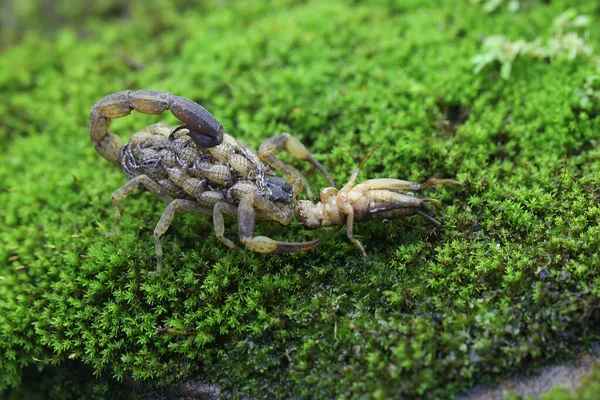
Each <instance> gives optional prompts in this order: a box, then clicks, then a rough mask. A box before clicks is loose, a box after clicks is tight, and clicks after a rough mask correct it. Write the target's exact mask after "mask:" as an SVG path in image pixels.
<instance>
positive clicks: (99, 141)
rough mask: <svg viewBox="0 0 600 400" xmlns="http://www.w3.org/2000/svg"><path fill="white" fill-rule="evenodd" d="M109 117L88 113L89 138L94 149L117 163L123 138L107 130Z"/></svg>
mask: <svg viewBox="0 0 600 400" xmlns="http://www.w3.org/2000/svg"><path fill="white" fill-rule="evenodd" d="M110 122H111V119H109V118H104V117H101V116H99V115H96V114H94V112H93V109H92V114H91V115H90V122H89V133H90V139H91V141H92V143H93V145H94V147H95V148H96V151H98V153H100V154H101V155H102V157H104V158H106V159H107V160H108V161H110V162H111V163H113V164H117V165H119V154H120V152H121V147H122V146H123V139H121V138H120V137H119V136H117V135H115V134H114V133H112V132H109V131H108V127H109V126H110Z"/></svg>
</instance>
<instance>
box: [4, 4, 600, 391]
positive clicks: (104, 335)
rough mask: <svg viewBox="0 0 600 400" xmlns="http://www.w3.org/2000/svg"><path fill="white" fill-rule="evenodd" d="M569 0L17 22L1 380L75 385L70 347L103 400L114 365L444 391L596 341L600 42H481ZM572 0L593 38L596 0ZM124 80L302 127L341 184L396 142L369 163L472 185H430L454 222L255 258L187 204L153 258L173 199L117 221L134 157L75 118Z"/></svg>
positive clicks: (153, 376)
mask: <svg viewBox="0 0 600 400" xmlns="http://www.w3.org/2000/svg"><path fill="white" fill-rule="evenodd" d="M108 3H110V2H107V4H108ZM569 3H570V2H567V1H553V2H550V3H549V4H545V2H530V3H528V6H527V7H526V8H525V7H523V8H522V9H520V11H519V12H517V13H513V12H511V11H509V10H508V9H505V8H500V9H498V10H496V12H495V13H493V14H486V13H485V12H484V11H483V10H482V9H481V7H480V6H478V5H473V4H468V2H459V1H457V2H451V1H444V2H442V1H439V2H431V1H416V0H415V1H404V2H391V1H377V2H369V3H368V4H367V3H362V2H353V3H348V2H342V1H339V2H338V1H330V2H317V1H309V2H294V1H277V2H273V3H269V4H266V3H262V2H259V1H254V2H239V3H234V4H233V5H231V6H230V7H224V6H221V5H220V2H215V4H212V3H211V4H208V5H204V6H203V7H202V8H196V7H193V6H186V7H182V6H181V5H179V4H177V3H171V4H163V3H161V2H158V1H157V2H150V3H147V5H146V6H142V5H135V6H131V8H128V9H127V10H126V11H123V13H120V12H119V13H117V12H115V13H116V16H115V15H114V14H113V12H109V13H108V14H106V13H104V12H101V11H98V12H99V16H98V17H97V16H95V15H94V14H91V15H89V16H86V15H83V16H82V18H81V19H80V20H81V22H80V23H79V24H78V25H77V26H75V25H72V26H71V25H66V26H58V27H56V26H55V27H45V26H36V27H35V29H34V28H33V27H31V29H28V27H27V26H25V27H23V26H17V27H16V28H15V29H16V30H15V31H12V32H21V31H27V32H28V33H27V35H25V37H24V39H23V41H22V42H21V43H19V44H15V45H13V46H10V47H7V48H6V49H5V51H4V52H3V53H2V54H0V91H1V92H2V93H3V94H4V96H3V101H2V102H1V103H0V116H1V118H0V148H1V149H2V151H1V152H0V218H1V220H0V243H1V245H0V353H1V354H3V355H4V357H0V372H2V373H0V390H2V389H6V388H9V387H13V388H14V387H17V388H19V387H25V386H26V385H24V383H25V382H24V381H23V379H25V381H27V380H29V379H32V378H30V377H31V374H32V373H33V372H32V371H37V370H39V371H41V374H42V375H50V378H49V379H55V378H54V376H60V377H61V378H56V379H57V381H58V382H60V383H59V384H57V387H62V385H63V384H64V376H65V375H63V374H58V373H57V374H51V371H54V369H53V367H49V365H50V364H54V365H58V366H62V367H63V368H68V366H69V365H71V364H69V363H71V362H72V361H69V359H70V358H71V359H72V358H75V360H78V361H79V362H81V363H83V364H84V365H86V366H88V367H90V368H91V369H92V370H93V371H94V373H95V374H96V375H97V376H100V377H101V378H100V379H101V380H99V381H98V385H97V386H96V387H95V388H87V386H85V385H83V386H81V387H80V390H81V391H82V393H83V392H88V393H92V394H93V395H94V396H97V397H98V396H101V395H102V394H103V393H105V392H106V391H107V390H108V389H107V386H106V385H115V383H114V382H113V381H112V380H111V379H112V378H115V379H117V380H119V381H121V380H129V379H133V380H142V381H145V382H148V383H150V384H152V385H163V384H166V383H171V382H178V381H181V380H184V379H187V378H190V377H195V379H199V380H203V381H206V382H215V383H219V384H220V385H221V387H222V390H223V391H224V392H225V393H229V394H230V395H233V396H236V397H237V396H239V397H241V396H253V397H263V396H264V397H289V396H292V395H293V396H295V397H301V396H303V395H305V396H307V397H308V396H309V395H312V397H319V398H327V397H360V396H361V395H364V394H367V393H370V394H373V396H374V397H376V398H386V397H391V396H396V397H398V396H406V397H409V396H424V397H436V396H439V397H451V396H452V395H453V394H454V393H457V392H460V391H463V390H466V389H468V388H469V387H471V386H472V385H473V384H475V383H479V382H493V381H497V380H498V379H501V378H502V377H504V376H506V375H508V374H510V373H513V372H516V371H523V370H524V368H527V367H528V366H531V367H535V366H537V365H541V364H542V363H544V362H546V361H548V360H552V359H556V358H557V357H565V356H569V355H570V354H571V353H573V352H575V351H576V350H574V349H578V348H580V347H582V346H583V347H585V345H586V344H587V343H588V342H589V341H591V340H597V338H598V326H599V325H598V324H599V322H600V321H599V320H598V314H597V312H596V310H597V309H598V307H599V306H600V296H599V291H598V288H599V287H600V274H599V269H598V268H599V267H598V266H599V265H600V259H599V258H600V256H599V253H598V248H600V234H599V233H600V232H599V231H600V207H599V206H598V202H599V198H600V184H599V183H600V162H599V159H600V149H599V148H598V146H597V140H598V132H599V131H600V130H599V128H600V113H599V111H600V108H599V107H600V106H599V104H598V101H597V97H598V96H597V94H596V91H595V89H594V79H595V78H593V77H595V76H597V75H598V69H597V65H596V61H595V59H594V58H593V57H587V58H579V59H577V62H572V61H570V60H568V59H565V60H555V61H553V62H552V63H548V62H545V61H544V60H539V59H535V58H522V59H519V60H517V62H515V63H514V64H513V65H512V70H511V76H510V79H509V80H501V79H499V73H500V70H499V68H486V69H484V70H483V71H482V72H481V73H479V74H476V73H475V72H474V71H473V64H472V62H471V59H472V57H473V56H475V55H476V54H478V53H480V52H481V43H480V42H479V38H480V37H481V36H482V35H484V36H490V35H495V34H502V35H505V36H506V37H509V38H511V39H516V38H524V39H525V40H527V41H533V40H535V39H536V38H538V37H541V38H546V37H548V32H551V31H552V27H551V21H552V20H553V19H555V18H556V17H558V16H559V15H561V14H562V13H563V12H564V11H565V10H566V9H567V8H568V7H569V6H570V4H569ZM29 4H35V3H34V2H30V3H29ZM140 4H141V3H140ZM578 7H579V8H578V9H577V10H576V11H577V13H578V14H582V15H587V16H589V17H590V18H591V19H592V23H590V25H589V26H588V28H587V32H588V33H587V35H589V36H586V37H588V38H589V39H588V44H589V43H597V41H598V37H599V34H600V32H599V31H598V26H599V25H598V23H597V18H598V5H597V2H596V1H592V0H590V1H583V2H580V4H579V6H578ZM32 10H34V9H32ZM32 12H33V11H32ZM73 13H74V14H77V11H76V10H73ZM82 13H83V11H82ZM84 14H85V13H84ZM19 15H24V16H25V17H26V16H27V15H30V14H27V13H24V14H19ZM31 15H36V14H35V12H34V13H33V14H31ZM125 16H128V17H127V18H125ZM25 17H24V18H25ZM31 18H33V17H31ZM65 18H66V21H71V19H69V18H70V17H68V16H67V17H65ZM100 18H104V19H100ZM28 21H29V20H28ZM19 29H20V30H19ZM47 32H52V34H51V35H49V36H48V35H47ZM46 54H51V55H52V56H51V57H46V56H41V55H46ZM126 88H130V89H141V88H153V89H159V90H167V91H171V92H174V93H176V94H178V95H182V96H185V97H188V98H191V99H194V100H197V101H200V102H202V104H203V105H204V106H205V107H206V108H207V109H209V110H211V112H212V113H213V114H214V115H215V116H216V117H217V118H218V119H219V120H220V121H221V122H222V123H223V125H224V126H225V127H226V130H227V131H228V132H230V133H232V134H233V135H235V136H236V137H238V138H242V139H243V140H244V141H246V142H247V143H250V144H252V145H255V146H258V145H259V144H260V143H261V141H262V140H264V139H266V138H267V137H269V136H271V135H273V134H275V133H279V132H281V131H289V132H293V133H295V134H297V135H298V136H299V137H300V138H301V139H302V140H303V141H304V142H305V143H306V144H307V145H308V147H309V149H310V150H311V151H312V152H313V153H314V154H315V155H316V157H317V158H318V159H319V160H320V161H321V162H322V163H323V164H324V165H325V166H326V168H328V169H329V170H330V172H331V173H332V175H333V176H334V177H335V179H336V181H337V182H345V180H347V179H348V177H349V176H350V174H351V173H352V171H353V170H354V168H356V166H357V164H358V162H360V160H361V159H362V157H363V156H364V154H365V153H366V152H367V151H368V149H370V148H371V147H372V146H373V145H375V144H376V143H378V142H380V141H383V142H384V145H383V146H382V147H381V148H380V149H379V150H377V152H376V153H375V154H374V156H373V157H372V158H371V160H370V161H369V163H368V164H367V166H366V167H365V169H364V171H363V173H362V174H361V179H364V178H365V177H371V178H375V177H391V178H400V179H409V180H418V181H424V180H426V179H427V178H429V177H432V176H436V177H440V178H441V177H455V178H457V179H458V180H460V181H462V182H464V186H463V187H460V188H456V187H445V188H440V189H437V190H432V191H431V192H430V193H429V194H428V195H430V196H431V197H434V198H437V199H439V200H440V203H441V204H440V207H439V218H440V220H442V221H443V222H444V228H435V227H432V226H431V225H429V224H427V223H426V221H422V220H420V219H419V218H411V219H407V221H406V223H401V222H394V223H381V222H370V223H366V224H362V225H357V226H356V227H355V232H356V234H357V235H358V236H359V237H360V239H361V240H362V241H363V243H364V244H365V246H366V248H367V252H368V253H369V255H370V256H369V258H367V259H363V258H362V257H361V254H360V251H359V250H358V249H357V248H356V247H355V246H353V245H352V244H350V243H348V242H347V240H346V238H345V235H343V234H341V233H339V234H336V235H335V236H334V237H332V238H331V239H329V240H327V241H326V243H325V244H324V245H323V246H321V247H320V248H318V249H316V250H313V251H312V252H310V253H306V254H295V255H290V256H261V255H257V254H248V255H247V259H246V261H244V257H243V256H242V255H241V254H238V253H236V252H233V251H230V250H229V249H227V248H225V247H224V246H223V245H221V244H220V243H219V241H218V240H217V239H216V238H215V236H214V235H213V234H212V233H209V232H211V231H212V227H211V221H210V220H209V219H207V218H203V217H198V216H192V215H187V216H178V217H177V219H176V222H175V223H174V226H173V227H172V228H171V229H170V230H169V232H168V233H167V235H166V236H165V239H164V242H163V248H164V251H165V264H166V266H167V268H166V271H165V273H164V274H162V275H161V276H153V277H147V276H146V273H147V272H148V271H149V270H152V269H153V268H154V267H155V259H154V249H153V240H152V230H153V228H154V225H155V224H156V222H157V221H158V219H159V217H160V214H161V212H162V209H163V205H161V204H160V203H159V202H158V201H157V199H155V198H153V197H152V196H150V195H148V194H141V195H138V196H133V197H132V198H130V199H127V200H126V201H125V202H124V204H123V206H124V208H123V212H124V216H123V219H122V223H121V232H122V234H121V235H120V236H119V237H117V238H113V237H108V236H106V232H110V231H112V230H113V229H114V221H113V216H112V207H111V204H110V194H111V193H112V192H113V191H114V190H115V189H116V188H118V187H119V186H121V185H122V184H123V182H124V178H123V176H122V175H121V174H120V173H119V172H118V171H117V169H116V168H114V166H111V165H109V164H108V163H106V162H105V161H104V160H103V159H102V158H101V157H99V155H98V154H97V153H96V152H95V150H94V149H93V147H92V146H91V144H90V143H89V138H88V137H87V133H86V124H87V118H88V112H89V109H90V108H91V106H92V105H93V104H94V103H95V102H96V101H97V100H99V99H100V98H102V97H103V96H104V95H106V94H108V93H111V92H115V91H119V90H123V89H126ZM582 96H585V97H586V98H587V101H585V102H584V103H582ZM159 120H163V121H166V122H169V123H174V122H175V121H174V118H173V117H172V116H171V115H167V114H165V115H162V116H146V115H140V114H138V113H136V114H134V115H131V116H129V117H127V118H122V119H119V120H116V121H115V122H114V124H113V128H114V131H116V132H118V133H119V134H121V135H122V136H123V137H125V136H127V135H130V134H131V133H133V132H135V130H136V129H140V128H142V127H145V126H146V125H148V124H150V123H153V122H156V121H159ZM308 177H309V180H311V182H313V187H314V188H315V189H318V188H321V187H324V186H325V184H326V182H325V181H324V179H322V178H321V177H319V175H318V174H316V173H312V172H310V173H308ZM235 228H236V225H235V221H231V224H230V225H229V229H228V231H227V234H228V235H229V236H230V237H235V235H236V230H235ZM258 230H259V231H260V232H261V233H262V234H266V235H271V236H274V237H277V238H278V239H281V240H287V241H298V240H305V239H307V238H311V237H313V235H314V233H311V232H305V231H303V230H301V229H300V228H299V227H294V226H292V227H280V226H278V225H275V224H270V223H262V224H259V226H258ZM168 328H171V329H170V330H169V329H168ZM40 360H42V361H40ZM33 379H36V378H33ZM107 382H109V383H107ZM110 382H112V383H110ZM20 385H21V386H20ZM50 386H51V385H50ZM12 390H13V392H12V393H13V394H14V393H18V392H15V390H20V389H12ZM15 396H18V394H15ZM90 396H91V395H90Z"/></svg>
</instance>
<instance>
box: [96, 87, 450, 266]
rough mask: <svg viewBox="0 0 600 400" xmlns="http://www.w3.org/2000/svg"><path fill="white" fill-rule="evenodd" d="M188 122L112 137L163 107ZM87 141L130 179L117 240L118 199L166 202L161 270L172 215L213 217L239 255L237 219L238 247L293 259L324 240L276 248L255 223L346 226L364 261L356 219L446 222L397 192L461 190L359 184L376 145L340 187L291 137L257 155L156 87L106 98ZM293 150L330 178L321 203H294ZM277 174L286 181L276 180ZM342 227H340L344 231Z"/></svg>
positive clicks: (300, 180)
mask: <svg viewBox="0 0 600 400" xmlns="http://www.w3.org/2000/svg"><path fill="white" fill-rule="evenodd" d="M167 109H168V110H170V111H171V113H172V114H173V115H174V116H175V117H176V118H177V119H179V120H180V121H181V122H183V125H181V126H178V127H175V128H170V127H169V126H167V125H166V124H163V123H158V124H154V125H150V126H149V127H147V128H146V129H145V130H143V131H141V132H138V133H135V134H134V135H133V136H132V137H131V140H130V141H129V142H128V143H125V144H123V141H122V140H121V138H120V137H119V136H117V135H115V134H114V133H111V132H109V131H108V128H109V126H110V123H111V122H112V120H113V119H115V118H120V117H124V116H126V115H128V114H130V113H131V111H132V110H135V111H138V112H141V113H143V114H161V113H162V112H163V111H165V110H167ZM89 134H90V139H91V141H92V143H93V144H94V147H95V148H96V150H97V151H98V152H99V153H100V154H101V155H102V156H103V157H104V158H106V159H107V160H108V161H110V162H112V163H114V164H116V165H118V166H119V167H120V169H121V170H122V171H123V173H124V174H125V175H126V177H127V178H128V182H127V183H126V184H125V185H123V186H122V187H121V188H119V189H117V190H116V191H115V192H114V193H113V194H112V196H111V200H112V204H113V208H114V214H115V222H116V234H119V221H120V218H121V212H120V209H119V202H120V201H121V200H123V199H125V198H126V197H127V196H129V195H130V194H131V193H133V192H134V191H135V190H136V189H138V188H140V187H143V188H145V189H146V190H147V191H149V192H151V193H153V194H154V195H156V196H157V197H158V198H159V199H160V200H161V201H163V202H164V203H165V204H167V208H166V209H165V211H164V212H163V214H162V216H161V218H160V220H159V221H158V223H157V225H156V227H155V229H154V245H155V251H156V260H157V268H156V271H155V272H159V271H160V270H161V265H162V254H163V252H162V246H161V238H162V236H163V235H164V234H165V232H166V231H167V229H168V228H169V226H170V225H171V223H172V221H173V218H174V216H175V213H176V212H191V213H198V214H204V215H209V216H210V215H212V217H213V224H214V229H215V233H216V236H217V238H218V239H219V240H220V241H221V242H223V243H224V244H225V245H227V246H228V247H230V248H233V249H239V247H238V246H237V245H236V244H235V243H234V242H233V241H231V240H230V239H228V238H226V237H225V236H224V234H225V222H224V215H231V216H237V219H238V232H239V238H240V242H241V243H242V244H243V245H244V246H245V247H246V248H247V249H249V250H251V251H254V252H258V253H290V252H298V251H307V250H311V249H313V248H315V247H317V246H318V245H319V244H321V243H322V241H323V239H315V240H311V241H308V242H280V241H276V240H273V239H271V238H269V237H266V236H253V235H254V224H255V219H257V218H258V219H270V220H273V221H277V222H279V223H280V224H282V225H284V226H286V225H289V224H290V222H291V220H292V218H293V217H294V216H295V217H296V220H297V222H298V224H300V225H302V226H305V227H306V228H309V229H316V228H319V227H325V226H338V227H340V228H341V227H342V226H343V225H344V224H345V225H346V226H347V236H348V238H349V240H350V241H352V242H353V243H354V244H356V245H357V246H358V247H359V248H360V250H361V252H362V254H363V256H365V257H366V256H367V253H366V252H365V249H364V246H363V245H362V243H361V242H360V241H359V240H358V239H356V238H355V237H354V236H353V225H354V222H360V221H367V220H371V219H397V218H400V217H404V216H410V215H415V214H419V215H421V216H423V217H425V218H426V219H428V220H429V221H431V222H432V223H434V224H436V225H440V223H439V222H438V221H436V220H435V219H434V218H433V217H431V216H429V215H428V214H426V213H424V212H423V211H422V210H423V209H424V208H425V204H426V203H429V202H436V200H434V199H429V198H417V197H415V196H412V195H407V194H403V193H399V191H401V190H408V191H419V190H422V189H425V188H428V187H431V186H435V185H439V184H460V183H459V182H456V181H454V180H451V179H429V180H428V181H427V182H425V183H423V184H419V183H414V182H409V181H403V180H398V179H371V180H367V181H365V182H363V183H361V184H358V185H355V182H356V179H357V177H358V174H359V172H360V170H361V168H362V167H363V166H364V164H365V163H366V161H367V160H368V159H369V157H370V156H371V154H372V153H373V151H375V149H376V148H377V147H378V146H379V145H378V146H376V147H374V148H373V149H371V151H369V153H368V154H367V155H366V156H365V158H364V159H363V161H362V163H361V164H360V166H359V167H358V168H357V169H356V170H355V171H354V173H353V174H352V176H351V178H350V180H349V181H348V183H346V185H344V186H343V187H342V189H339V190H338V189H336V187H335V186H336V185H335V183H334V181H333V179H332V178H331V176H330V175H329V173H328V172H327V171H326V170H325V168H324V167H323V166H322V165H321V164H320V163H319V162H318V161H317V160H316V159H315V158H314V157H313V156H312V155H310V154H309V152H308V150H307V149H306V147H305V146H304V145H303V144H302V143H301V142H300V141H299V140H298V139H296V138H295V137H293V136H292V135H290V134H289V133H282V134H280V135H276V136H273V137H271V138H269V139H267V140H265V141H264V142H263V143H262V144H261V146H260V147H259V148H258V152H256V151H255V150H253V149H252V148H250V147H248V146H246V145H244V144H243V143H241V142H239V141H237V140H236V139H234V138H233V137H232V136H230V135H228V134H225V133H223V126H222V125H221V124H220V123H219V122H218V121H217V119H216V118H215V117H214V116H213V115H212V114H210V113H209V112H208V111H207V110H206V109H204V108H203V107H202V106H200V105H199V104H197V103H195V102H193V101H191V100H189V99H186V98H184V97H179V96H176V95H174V94H172V93H168V92H162V91H156V90H139V91H135V92H134V91H131V90H125V91H122V92H117V93H113V94H110V95H108V96H106V97H104V98H103V99H102V100H100V101H99V102H97V103H96V104H95V105H94V106H93V107H92V110H91V114H90V120H89ZM284 150H287V151H288V152H289V153H290V154H291V155H292V156H294V157H295V158H297V159H299V160H303V161H308V162H309V163H311V164H312V165H313V166H314V167H315V168H317V170H319V171H320V172H321V173H322V174H323V175H324V176H325V178H326V179H327V181H328V182H329V184H330V185H331V186H330V187H327V188H325V189H323V190H322V191H321V192H320V201H319V202H317V203H313V202H312V201H311V200H297V197H298V196H299V195H300V193H301V192H302V191H303V189H304V188H306V189H307V193H308V196H309V198H311V199H312V193H311V191H310V186H309V185H308V181H307V180H306V178H305V177H304V176H303V175H302V174H301V173H300V172H299V171H298V170H296V169H295V168H294V167H292V166H291V165H288V164H285V163H283V162H282V161H281V160H280V159H278V158H277V154H278V153H279V152H281V151H284ZM275 171H278V172H280V173H281V174H282V175H283V178H282V177H278V176H276V175H275ZM340 228H338V229H340Z"/></svg>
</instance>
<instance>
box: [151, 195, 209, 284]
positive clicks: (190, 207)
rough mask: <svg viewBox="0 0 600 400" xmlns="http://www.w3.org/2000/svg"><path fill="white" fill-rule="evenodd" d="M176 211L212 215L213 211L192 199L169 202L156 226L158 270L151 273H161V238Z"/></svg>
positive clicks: (155, 243)
mask: <svg viewBox="0 0 600 400" xmlns="http://www.w3.org/2000/svg"><path fill="white" fill-rule="evenodd" d="M176 212H189V213H196V214H202V215H211V214H212V211H211V210H209V209H208V208H205V207H202V206H200V205H199V204H198V203H197V202H195V201H192V200H182V199H175V200H173V201H172V202H170V203H169V205H168V206H167V208H165V211H164V212H163V214H162V216H161V217H160V220H159V221H158V223H157V224H156V227H155V228H154V249H155V251H156V270H155V271H152V272H150V274H157V273H160V271H161V268H162V255H163V252H162V244H161V238H162V236H163V235H164V234H165V232H166V231H167V229H169V226H171V223H172V222H173V218H174V217H175V213H176Z"/></svg>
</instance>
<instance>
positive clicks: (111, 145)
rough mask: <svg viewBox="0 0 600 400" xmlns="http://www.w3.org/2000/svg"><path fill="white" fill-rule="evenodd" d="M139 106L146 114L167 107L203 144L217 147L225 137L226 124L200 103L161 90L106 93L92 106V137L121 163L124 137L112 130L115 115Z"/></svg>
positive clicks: (109, 157) (101, 150)
mask: <svg viewBox="0 0 600 400" xmlns="http://www.w3.org/2000/svg"><path fill="white" fill-rule="evenodd" d="M132 110H136V111H138V112H141V113H143V114H160V113H162V112H163V111H165V110H171V113H173V115H174V116H175V117H177V119H179V120H180V121H181V122H183V123H184V124H185V126H186V127H187V128H188V129H189V136H190V138H191V139H192V140H193V141H194V142H195V143H196V144H197V145H198V146H200V147H213V146H217V145H219V144H220V143H221V142H222V141H223V126H222V125H221V124H220V123H219V121H217V120H216V118H215V117H214V116H213V115H212V114H211V113H209V112H208V111H207V110H206V109H204V108H203V107H202V106H200V105H199V104H197V103H195V102H193V101H191V100H189V99H186V98H185V97H179V96H175V95H174V94H172V93H169V92H161V91H158V90H138V91H137V92H133V91H131V90H125V91H122V92H117V93H113V94H110V95H108V96H106V97H104V98H103V99H102V100H100V101H99V102H97V103H96V104H95V105H94V106H93V107H92V110H91V113H90V121H89V133H90V139H91V141H92V143H93V144H94V147H95V148H96V150H97V151H98V152H99V153H100V154H101V155H102V156H103V157H104V158H106V159H107V160H108V161H110V162H112V163H114V164H119V149H120V148H121V146H122V145H123V141H122V139H121V138H120V137H119V136H117V135H115V134H114V133H111V132H109V131H108V127H109V126H110V123H111V121H112V120H113V119H115V118H120V117H124V116H126V115H128V114H130V113H131V111H132Z"/></svg>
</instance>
